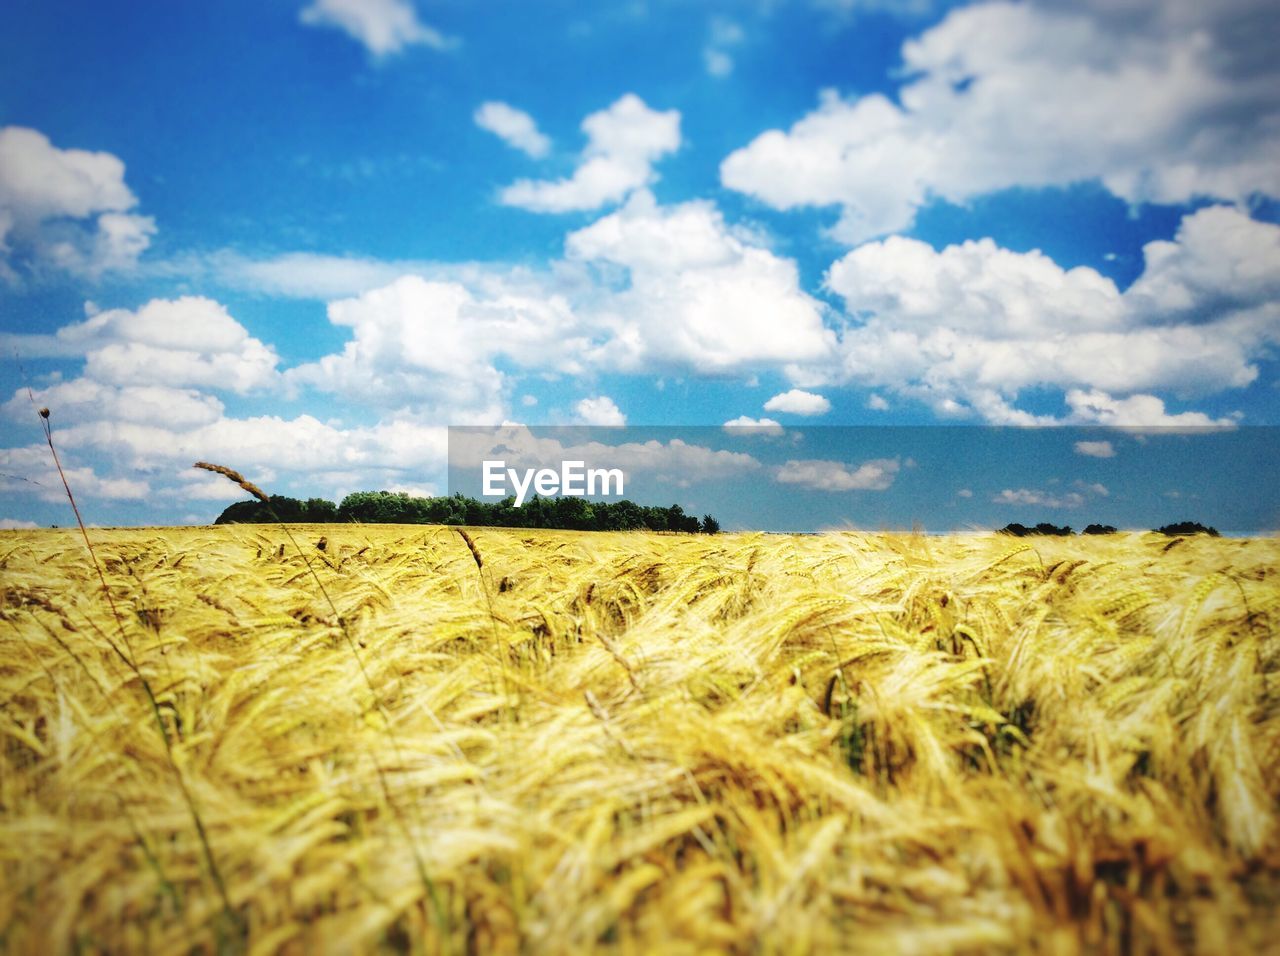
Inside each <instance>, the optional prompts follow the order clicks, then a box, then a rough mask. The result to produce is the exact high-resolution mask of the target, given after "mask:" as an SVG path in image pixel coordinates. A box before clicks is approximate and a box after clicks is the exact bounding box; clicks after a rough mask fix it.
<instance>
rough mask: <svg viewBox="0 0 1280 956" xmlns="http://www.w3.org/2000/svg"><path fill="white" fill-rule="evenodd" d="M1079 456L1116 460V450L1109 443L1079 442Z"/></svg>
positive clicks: (1077, 444)
mask: <svg viewBox="0 0 1280 956" xmlns="http://www.w3.org/2000/svg"><path fill="white" fill-rule="evenodd" d="M1075 450H1076V454H1077V455H1084V456H1086V457H1087V458H1114V457H1115V456H1116V450H1115V448H1114V447H1112V445H1111V442H1109V441H1078V442H1076V443H1075Z"/></svg>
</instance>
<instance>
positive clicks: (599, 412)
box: [573, 395, 627, 425]
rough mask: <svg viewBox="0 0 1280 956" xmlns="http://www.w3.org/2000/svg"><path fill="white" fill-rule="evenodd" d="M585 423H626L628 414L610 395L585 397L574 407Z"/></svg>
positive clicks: (579, 417)
mask: <svg viewBox="0 0 1280 956" xmlns="http://www.w3.org/2000/svg"><path fill="white" fill-rule="evenodd" d="M573 410H574V411H575V412H576V413H577V415H578V419H579V420H580V421H581V422H582V423H583V424H584V425H625V424H626V423H627V416H626V415H624V414H622V411H621V410H620V409H619V408H618V406H617V405H615V404H614V402H613V399H612V398H610V397H609V396H608V395H597V396H595V397H594V398H584V399H582V401H580V402H578V404H577V405H575V406H574V407H573Z"/></svg>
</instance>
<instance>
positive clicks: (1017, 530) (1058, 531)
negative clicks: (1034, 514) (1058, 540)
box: [998, 521, 1074, 538]
mask: <svg viewBox="0 0 1280 956" xmlns="http://www.w3.org/2000/svg"><path fill="white" fill-rule="evenodd" d="M998 533H999V534H1011V535H1013V536H1014V537H1015V538H1025V537H1026V536H1027V535H1031V534H1046V535H1055V536H1057V537H1066V536H1067V535H1069V534H1074V532H1073V531H1072V530H1071V527H1070V526H1069V525H1062V526H1061V527H1059V526H1058V525H1054V524H1049V523H1048V522H1047V521H1041V522H1040V523H1039V524H1038V525H1036V526H1035V527H1034V528H1028V527H1027V526H1026V525H1024V524H1018V523H1017V522H1016V521H1013V522H1010V523H1009V524H1007V525H1005V526H1004V527H1003V528H1001V529H1000V531H999V532H998Z"/></svg>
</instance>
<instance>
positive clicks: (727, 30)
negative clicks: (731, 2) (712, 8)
mask: <svg viewBox="0 0 1280 956" xmlns="http://www.w3.org/2000/svg"><path fill="white" fill-rule="evenodd" d="M707 33H708V36H707V43H706V46H704V47H703V48H702V64H703V66H704V67H706V70H707V73H708V75H710V76H714V77H716V78H717V79H723V78H724V77H726V76H728V75H729V74H730V73H732V72H733V56H732V55H731V53H730V52H729V51H730V50H732V49H733V48H734V47H736V46H738V45H740V44H741V43H742V41H743V40H745V39H746V33H745V32H744V31H743V29H742V27H741V26H739V25H738V24H737V23H736V22H734V21H733V20H730V19H728V18H727V17H713V18H712V20H711V26H710V28H709V29H708V31H707Z"/></svg>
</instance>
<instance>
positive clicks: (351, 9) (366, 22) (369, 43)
mask: <svg viewBox="0 0 1280 956" xmlns="http://www.w3.org/2000/svg"><path fill="white" fill-rule="evenodd" d="M298 19H299V20H301V21H302V23H304V24H306V25H307V26H313V27H315V26H320V27H332V28H336V29H338V30H342V31H343V32H344V33H346V34H347V35H348V36H350V37H351V38H352V39H353V40H356V41H357V42H359V43H361V44H363V45H364V47H365V49H367V50H368V51H369V52H370V53H371V54H372V55H373V56H375V57H385V56H389V55H391V54H394V53H399V52H400V51H401V50H404V49H405V48H406V47H409V46H414V45H421V46H427V47H431V48H433V49H436V50H447V49H449V48H450V47H451V46H453V45H454V42H455V41H453V40H452V39H451V38H449V37H447V36H445V35H444V34H443V33H441V32H440V31H439V30H437V29H435V28H434V27H431V26H428V25H427V24H425V23H423V22H422V21H421V20H419V19H418V14H417V12H416V11H415V10H414V8H413V4H412V3H410V2H409V0H312V2H311V4H310V5H309V6H307V7H305V8H303V10H302V11H301V12H300V13H299V14H298Z"/></svg>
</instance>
